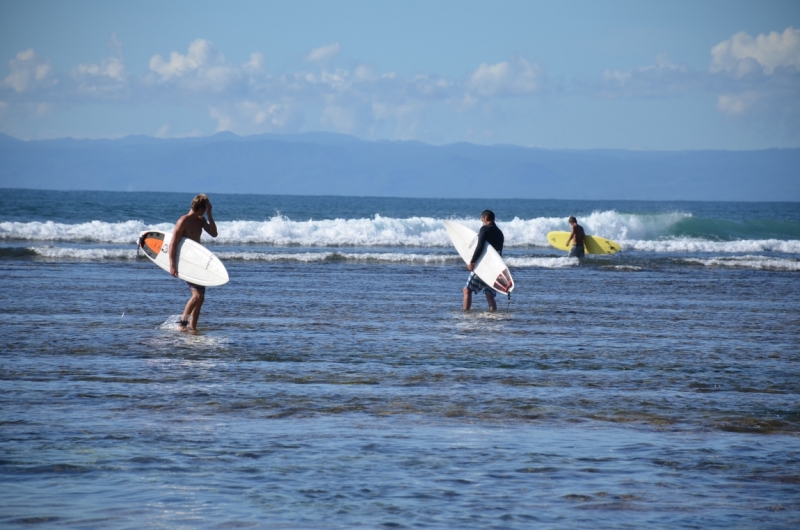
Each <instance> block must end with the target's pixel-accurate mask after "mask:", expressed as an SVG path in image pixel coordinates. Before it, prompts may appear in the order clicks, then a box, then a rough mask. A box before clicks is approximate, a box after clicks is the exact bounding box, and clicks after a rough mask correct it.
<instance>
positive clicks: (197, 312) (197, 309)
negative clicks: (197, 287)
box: [189, 293, 206, 331]
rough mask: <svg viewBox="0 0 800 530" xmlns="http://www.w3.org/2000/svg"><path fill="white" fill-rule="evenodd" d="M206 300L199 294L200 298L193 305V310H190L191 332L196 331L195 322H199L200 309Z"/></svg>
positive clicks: (204, 296)
mask: <svg viewBox="0 0 800 530" xmlns="http://www.w3.org/2000/svg"><path fill="white" fill-rule="evenodd" d="M205 300H206V295H204V294H202V293H201V294H200V297H199V298H198V299H197V303H196V304H195V305H194V309H192V321H191V322H189V329H191V330H192V331H197V321H198V320H200V308H201V307H203V302H205Z"/></svg>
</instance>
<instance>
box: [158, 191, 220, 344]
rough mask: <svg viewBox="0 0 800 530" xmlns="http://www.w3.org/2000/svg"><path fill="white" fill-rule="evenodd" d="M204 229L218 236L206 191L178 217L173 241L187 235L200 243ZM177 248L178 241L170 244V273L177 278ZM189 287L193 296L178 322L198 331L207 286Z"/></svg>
mask: <svg viewBox="0 0 800 530" xmlns="http://www.w3.org/2000/svg"><path fill="white" fill-rule="evenodd" d="M203 230H205V231H206V232H207V233H208V235H210V236H211V237H217V224H216V223H215V222H214V217H213V216H212V215H211V201H209V200H208V197H207V196H206V194H205V193H201V194H200V195H198V196H197V197H195V198H194V199H193V200H192V207H191V209H190V210H189V213H187V214H186V215H184V216H183V217H181V218H180V219H178V222H177V223H175V229H174V230H173V231H172V241H173V242H178V241H180V240H181V238H182V237H185V238H187V239H191V240H192V241H196V242H198V243H199V242H200V235H202V233H203ZM177 250H178V245H177V243H176V244H173V245H170V247H169V273H170V274H172V275H173V276H174V277H176V278H177V277H178V269H177V267H176V265H175V261H176V259H177V256H176V253H177ZM186 283H189V282H186ZM189 289H190V290H191V292H192V297H191V298H190V299H189V301H188V302H187V303H186V307H185V308H184V310H183V315H182V316H181V320H180V322H178V324H179V325H180V327H181V329H186V327H187V326H188V327H189V329H190V330H192V331H197V321H198V319H199V318H200V308H201V307H203V302H204V301H205V297H206V288H205V286H203V285H195V284H193V283H189Z"/></svg>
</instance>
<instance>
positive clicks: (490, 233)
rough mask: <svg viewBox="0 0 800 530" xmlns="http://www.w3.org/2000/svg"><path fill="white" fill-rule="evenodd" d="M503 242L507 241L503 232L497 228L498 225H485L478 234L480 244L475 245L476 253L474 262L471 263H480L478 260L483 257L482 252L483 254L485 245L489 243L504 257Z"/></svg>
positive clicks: (473, 256) (473, 257) (473, 258)
mask: <svg viewBox="0 0 800 530" xmlns="http://www.w3.org/2000/svg"><path fill="white" fill-rule="evenodd" d="M503 241H505V237H504V236H503V232H501V231H500V229H499V228H497V225H496V224H494V223H492V224H489V225H484V226H482V227H481V231H480V232H478V243H477V244H476V245H475V253H474V254H473V255H472V261H470V263H475V262H476V261H478V258H479V257H481V252H483V244H484V243H489V244H490V245H492V246H493V247H494V249H495V250H496V251H497V253H498V254H500V255H501V256H502V255H503Z"/></svg>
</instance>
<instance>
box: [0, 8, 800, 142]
mask: <svg viewBox="0 0 800 530" xmlns="http://www.w3.org/2000/svg"><path fill="white" fill-rule="evenodd" d="M219 131H232V132H235V133H237V134H240V135H249V134H258V133H277V134H284V133H298V132H307V131H330V132H340V133H347V134H352V135H355V136H358V137H359V138H364V139H370V140H382V139H389V140H420V141H424V142H428V143H434V144H442V143H451V142H458V141H469V142H475V143H483V144H495V143H510V144H516V145H526V146H538V147H545V148H558V149H594V148H620V149H648V150H650V149H652V150H682V149H731V150H739V149H763V148H771V147H800V2H797V1H796V0H792V1H758V2H757V1H752V2H741V1H735V0H726V1H703V2H697V1H689V2H684V1H674V0H673V1H664V2H658V1H638V2H630V1H562V2H555V1H553V2H537V1H519V2H516V1H514V2H511V1H491V2H488V1H487V2H477V1H443V0H441V1H431V0H428V1H405V2H391V1H383V2H380V1H347V0H345V1H336V2H335V1H302V0H298V1H293V2H263V1H262V2H249V1H228V2H204V1H193V2H169V1H167V2H150V1H136V2H130V1H124V2H117V1H102V2H101V1H63V0H62V1H36V0H28V1H25V2H21V1H20V2H12V1H8V0H5V1H2V2H0V132H3V133H6V134H10V135H12V136H15V137H18V138H24V139H45V138H60V137H76V138H86V137H88V138H117V137H121V136H126V135H130V134H146V135H150V136H158V137H182V136H205V135H210V134H214V133H215V132H219Z"/></svg>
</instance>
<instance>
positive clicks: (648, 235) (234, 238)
mask: <svg viewBox="0 0 800 530" xmlns="http://www.w3.org/2000/svg"><path fill="white" fill-rule="evenodd" d="M687 217H690V215H689V214H685V213H679V212H678V213H667V214H658V215H639V214H621V213H618V212H615V211H604V212H595V213H592V214H591V215H588V216H585V217H582V218H581V220H580V221H581V223H582V224H583V225H584V227H585V228H586V231H587V233H590V234H602V235H603V236H604V237H608V238H610V239H614V240H616V241H619V242H620V244H621V246H622V248H623V250H636V251H644V252H723V253H753V252H781V253H790V254H796V253H800V241H798V240H791V241H781V240H777V239H765V240H741V241H711V240H706V239H696V238H679V237H678V238H674V237H672V238H671V237H668V235H669V233H670V230H671V228H672V227H674V225H675V224H676V223H679V222H680V221H681V220H683V219H686V218H687ZM454 220H455V221H459V222H461V223H463V224H465V225H467V226H469V227H470V228H472V229H473V230H476V231H477V230H478V229H480V226H481V224H480V221H479V220H477V219H454ZM443 221H444V220H443V219H437V218H433V217H409V218H406V219H397V218H392V217H383V216H380V215H376V216H375V217H373V218H362V219H323V220H308V221H293V220H291V219H289V218H287V217H285V216H281V215H276V216H274V217H272V218H270V219H267V220H264V221H222V222H218V223H217V226H218V228H219V234H220V235H219V237H218V238H216V239H212V238H210V237H208V236H203V238H202V243H204V244H212V245H215V244H223V245H224V244H229V245H241V244H256V245H275V246H304V247H415V248H451V243H450V238H449V237H448V236H447V231H446V230H445V228H444V224H443ZM498 225H499V226H500V228H501V229H502V230H503V232H504V234H505V238H506V239H505V241H506V243H505V246H506V247H508V248H513V247H517V248H520V247H522V248H526V247H549V245H548V243H547V239H546V236H547V233H548V232H550V231H552V230H568V229H569V225H568V224H567V221H566V219H565V218H563V217H537V218H534V219H520V218H514V219H512V220H511V221H507V222H500V223H498ZM172 228H173V225H172V223H161V224H156V225H146V224H145V223H143V222H142V221H124V222H119V223H108V222H103V221H92V222H89V223H77V224H66V223H54V222H52V221H48V222H30V223H18V222H8V221H6V222H0V240H27V241H64V242H70V241H73V242H99V243H116V244H134V243H135V242H136V238H137V237H138V235H139V233H140V232H142V231H143V230H147V229H154V230H163V231H167V232H169V231H171V230H172Z"/></svg>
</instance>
